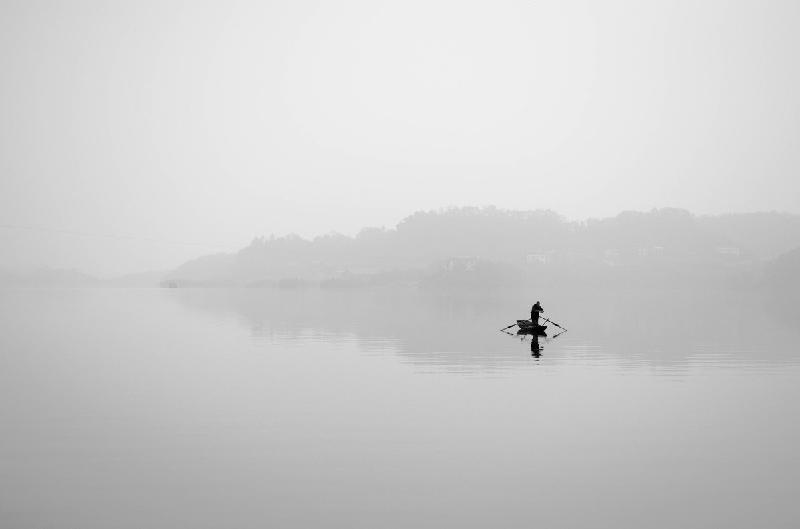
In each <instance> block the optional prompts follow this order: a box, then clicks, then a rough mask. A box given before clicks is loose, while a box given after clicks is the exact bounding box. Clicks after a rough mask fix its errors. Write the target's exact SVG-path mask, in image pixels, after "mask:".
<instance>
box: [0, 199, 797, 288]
mask: <svg viewBox="0 0 800 529" xmlns="http://www.w3.org/2000/svg"><path fill="white" fill-rule="evenodd" d="M493 218H494V219H495V220H498V219H499V220H500V221H501V222H506V223H508V222H511V223H512V224H510V225H509V226H514V229H515V230H517V232H518V233H517V235H520V234H524V235H526V237H529V236H532V235H534V234H537V233H538V234H540V235H541V236H542V237H544V238H545V239H549V240H550V241H551V242H552V241H553V240H555V239H558V238H559V237H561V238H564V236H565V235H566V233H568V232H569V231H573V232H579V231H581V230H592V229H595V228H596V227H598V226H601V225H605V224H608V223H612V224H613V223H614V221H623V222H624V223H626V224H628V225H631V224H633V225H635V224H636V221H637V220H642V221H647V220H648V219H650V220H652V219H655V218H661V219H666V220H668V221H669V222H674V221H676V220H680V219H690V220H691V221H692V222H697V223H699V222H705V223H706V224H708V221H713V220H717V221H720V222H721V221H725V219H730V220H736V219H738V220H736V223H737V225H740V226H752V225H753V223H751V222H744V223H743V222H741V221H742V220H745V219H749V220H751V221H755V220H756V219H762V220H763V221H765V222H763V223H762V224H764V225H768V224H769V223H770V222H773V223H774V221H776V220H777V221H779V222H783V221H788V222H787V224H786V225H787V226H790V227H792V231H793V232H794V231H797V230H795V229H794V227H795V226H796V225H800V215H797V214H792V213H787V212H779V211H775V210H772V211H753V212H729V213H721V214H716V215H707V214H695V213H693V212H691V211H689V210H687V209H684V208H675V207H663V208H651V209H650V210H649V211H640V210H630V209H629V210H623V211H621V212H619V213H618V214H616V215H614V216H609V217H589V218H587V219H583V220H570V219H568V218H567V217H565V216H564V215H561V214H559V213H558V212H556V211H555V210H553V209H530V210H518V209H508V208H499V207H497V206H493V205H492V206H448V207H442V208H438V209H428V210H417V211H415V212H413V213H411V214H410V215H406V216H405V217H404V218H403V219H401V220H400V221H399V222H398V223H397V224H396V225H394V226H393V227H390V228H386V227H385V226H382V227H376V226H364V227H362V228H361V229H360V230H359V231H358V232H356V233H355V234H354V235H348V234H343V233H340V232H337V231H335V230H332V231H329V232H327V233H325V234H320V235H315V236H312V237H303V236H301V235H298V234H297V233H294V232H290V233H288V234H285V235H276V234H275V233H272V234H270V235H260V236H255V237H253V239H252V240H251V242H250V244H249V245H245V246H240V247H239V248H238V249H234V250H222V249H220V250H219V251H216V252H206V253H199V252H198V255H196V256H194V257H192V258H189V260H188V261H187V260H182V261H181V262H179V263H177V264H175V265H173V266H169V267H163V268H150V269H145V270H143V271H135V272H129V273H124V274H108V275H99V274H91V273H88V272H85V271H83V270H82V269H81V268H79V267H52V266H48V265H42V264H39V265H31V266H27V267H16V268H12V267H8V266H2V265H0V272H4V273H5V274H6V276H7V277H13V276H14V275H15V274H16V275H17V276H25V275H26V274H27V275H29V276H30V277H35V276H36V274H42V275H47V274H49V273H51V275H52V276H53V277H59V274H61V275H63V276H64V277H67V276H69V275H70V274H72V275H73V276H74V279H81V278H82V279H83V280H86V281H92V280H98V281H108V280H115V279H122V278H128V277H134V276H148V275H151V276H153V277H156V276H165V275H167V274H169V273H171V272H175V271H178V270H179V269H181V268H182V267H184V266H185V265H187V264H189V263H192V262H194V261H197V260H201V259H207V258H211V257H214V256H225V257H233V256H236V255H237V254H239V253H241V252H243V251H246V250H247V249H248V248H251V247H252V246H253V245H259V244H269V243H270V242H275V241H277V242H280V241H288V242H291V241H296V242H298V243H300V242H302V243H306V244H319V243H323V244H324V243H325V242H326V241H333V243H334V244H335V241H337V240H338V241H342V242H344V241H349V242H348V243H347V244H352V243H353V242H356V241H359V240H360V239H362V238H364V237H366V238H369V237H370V235H378V236H393V237H394V236H396V235H395V234H397V233H398V232H399V231H400V230H401V229H402V228H403V227H404V226H407V225H411V224H414V223H415V222H416V223H417V224H418V225H419V224H420V223H422V224H423V225H424V224H425V223H426V222H429V221H433V222H441V221H443V220H445V221H449V222H453V221H455V222H456V224H457V222H458V221H459V219H464V220H466V219H470V220H472V221H474V220H475V219H484V220H483V221H481V222H484V221H489V220H490V219H493ZM541 221H545V222H544V223H543V224H537V223H540V222H541ZM631 221H632V222H631ZM523 225H524V226H527V227H524V226H523ZM6 226H8V225H0V227H6ZM554 226H558V227H559V228H557V229H555V231H553V227H554ZM699 226H700V225H699V224H697V226H696V227H699ZM451 228H452V226H451V227H450V228H448V229H451ZM463 228H464V229H465V230H469V229H471V227H469V226H466V225H465V226H464V227H463ZM472 228H474V226H473V227H472ZM496 228H497V227H496V226H495V227H494V228H491V227H489V228H488V229H489V231H491V229H496ZM707 228H708V227H707V226H705V227H703V228H701V231H702V230H705V229H707ZM459 229H460V228H459V227H458V226H456V232H458V230H459ZM565 229H566V230H567V231H564V230H565ZM519 230H522V231H519ZM526 230H527V231H526ZM548 230H550V234H549V236H548ZM647 230H651V231H653V230H656V231H657V230H658V229H657V228H654V227H653V226H649V227H646V228H645V230H644V231H645V232H647ZM731 230H732V229H731V228H730V227H728V228H727V231H728V232H730V231H731ZM59 231H61V232H64V230H59ZM70 233H71V232H70ZM472 235H473V237H477V238H478V239H480V237H481V235H480V234H477V233H474V232H473V233H472ZM483 236H484V237H486V236H487V233H483ZM438 237H439V238H443V239H446V238H447V237H446V235H443V234H442V233H439V234H438ZM793 237H794V235H790V236H789V240H788V241H786V242H787V243H789V246H796V245H800V240H797V241H796V242H794V239H793ZM125 238H126V239H135V237H129V236H126V237H125ZM432 239H436V236H433V237H432ZM146 240H149V241H154V239H152V238H147V239H146ZM170 242H172V243H177V244H180V243H179V242H177V241H170ZM426 242H427V241H426ZM434 242H435V241H434ZM441 242H442V244H444V243H445V241H444V240H443V241H441ZM539 243H540V241H538V240H536V239H534V238H529V239H528V238H526V239H524V240H520V244H522V245H527V246H529V247H531V246H536V245H537V244H539ZM570 244H575V242H574V241H573V242H572V243H570ZM545 245H546V243H545ZM540 246H541V244H540ZM206 247H207V246H206ZM744 247H745V248H746V247H747V245H744ZM208 249H209V250H210V249H211V248H208ZM540 249H544V248H540ZM563 249H566V248H563ZM412 251H413V250H412ZM453 255H456V254H453ZM762 257H763V256H762ZM499 260H502V259H499Z"/></svg>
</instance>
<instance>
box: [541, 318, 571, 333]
mask: <svg viewBox="0 0 800 529" xmlns="http://www.w3.org/2000/svg"><path fill="white" fill-rule="evenodd" d="M541 318H542V319H543V320H544V321H549V322H550V323H552V324H553V325H555V326H556V327H558V328H559V329H564V327H562V326H561V325H559V324H557V323H556V322H554V321H553V320H548V319H547V318H545V317H544V316H542V317H541ZM564 330H565V331H566V329H564Z"/></svg>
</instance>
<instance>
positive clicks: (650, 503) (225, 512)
mask: <svg viewBox="0 0 800 529" xmlns="http://www.w3.org/2000/svg"><path fill="white" fill-rule="evenodd" d="M534 296H535V297H534ZM537 299H540V300H541V301H542V305H543V306H544V308H545V310H546V312H545V313H544V316H547V317H549V318H552V319H553V320H555V321H556V322H557V323H560V324H561V325H562V326H563V327H566V328H567V329H569V331H568V332H566V333H563V334H561V335H559V336H555V337H554V335H555V334H556V333H554V332H551V331H553V330H559V329H557V328H556V327H553V326H552V325H551V327H550V329H548V334H549V336H548V337H547V338H540V339H539V344H538V347H540V348H541V351H538V350H537V347H534V348H533V351H532V348H531V339H530V337H526V336H516V335H508V334H505V333H502V332H500V331H499V329H500V328H502V327H505V326H507V325H509V324H510V323H512V322H513V321H514V320H515V319H517V318H520V319H521V318H525V317H527V315H528V312H529V310H530V305H531V304H532V303H533V302H534V301H536V300H537ZM797 321H798V320H797V319H795V318H794V317H792V316H787V315H786V314H785V313H783V312H782V311H781V310H777V309H775V308H774V306H773V305H772V304H771V303H770V301H769V299H767V298H765V297H763V296H761V295H758V294H752V293H747V292H697V291H658V290H649V291H644V292H643V291H636V290H630V291H623V292H610V291H602V290H598V291H590V292H577V291H575V292H556V291H550V292H547V291H542V292H536V293H532V292H462V293H452V292H449V293H448V292H429V291H422V290H419V289H415V288H410V287H409V288H388V287H387V288H378V289H372V290H367V289H364V290H319V289H316V288H309V289H295V290H280V289H250V290H248V289H185V290H184V289H6V290H2V291H0V362H1V364H0V365H1V366H2V369H0V434H1V435H0V526H2V527H8V528H13V529H29V528H30V529H33V528H36V529H43V528H59V529H61V528H76V529H77V528H80V529H93V528H98V529H100V528H102V529H111V528H130V529H141V528H176V527H187V528H264V527H279V528H294V527H298V528H299V527H303V528H305V527H342V528H352V527H369V528H377V527H388V528H394V527H398V528H407V527H414V528H417V527H436V528H441V527H458V528H464V527H547V528H552V527H565V528H584V527H586V528H589V527H591V528H600V527H609V528H612V527H613V528H637V529H639V528H645V527H647V528H649V527H659V528H660V527H664V528H675V527H681V528H691V527H697V528H709V527H725V528H738V527H741V528H748V529H749V528H753V527H769V528H780V527H797V526H798V525H800V502H798V501H797V495H798V492H800V485H798V483H800V455H798V449H797V447H798V446H800V425H798V420H797V417H798V412H800V357H798V355H797V353H798V347H797V343H798V338H800V331H799V330H798V328H799V326H798V324H797Z"/></svg>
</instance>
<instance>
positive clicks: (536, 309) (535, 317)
mask: <svg viewBox="0 0 800 529" xmlns="http://www.w3.org/2000/svg"><path fill="white" fill-rule="evenodd" d="M540 312H544V309H543V308H542V305H541V303H539V302H538V301H537V302H536V303H535V304H534V305H533V307H531V321H532V322H533V323H534V324H535V325H539V313H540Z"/></svg>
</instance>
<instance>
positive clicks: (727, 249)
mask: <svg viewBox="0 0 800 529" xmlns="http://www.w3.org/2000/svg"><path fill="white" fill-rule="evenodd" d="M714 251H716V252H717V253H718V254H719V255H731V256H734V257H738V256H740V255H741V254H742V251H741V250H740V249H739V248H736V247H735V246H717V247H716V248H715V249H714Z"/></svg>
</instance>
